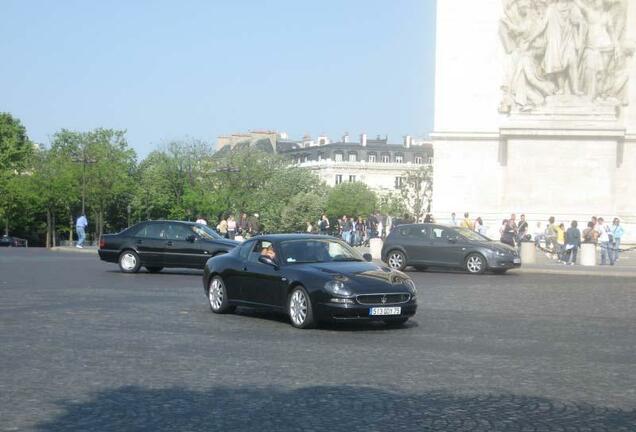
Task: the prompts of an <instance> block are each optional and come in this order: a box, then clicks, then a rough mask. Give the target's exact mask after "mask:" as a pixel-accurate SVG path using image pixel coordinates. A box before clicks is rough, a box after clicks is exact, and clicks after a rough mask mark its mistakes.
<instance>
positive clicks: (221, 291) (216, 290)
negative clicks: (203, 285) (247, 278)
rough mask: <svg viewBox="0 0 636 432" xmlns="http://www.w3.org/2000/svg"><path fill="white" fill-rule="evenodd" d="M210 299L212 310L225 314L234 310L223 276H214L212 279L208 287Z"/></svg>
mask: <svg viewBox="0 0 636 432" xmlns="http://www.w3.org/2000/svg"><path fill="white" fill-rule="evenodd" d="M208 301H209V302H210V309H212V312H214V313H218V314H223V313H228V312H233V311H234V309H235V308H234V306H232V305H230V304H229V302H228V298H227V291H226V289H225V284H224V283H223V279H221V276H214V277H213V278H212V279H210V286H209V287H208Z"/></svg>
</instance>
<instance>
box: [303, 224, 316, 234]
mask: <svg viewBox="0 0 636 432" xmlns="http://www.w3.org/2000/svg"><path fill="white" fill-rule="evenodd" d="M305 224H307V228H306V231H307V234H311V233H312V232H314V225H313V224H312V223H311V222H309V221H305Z"/></svg>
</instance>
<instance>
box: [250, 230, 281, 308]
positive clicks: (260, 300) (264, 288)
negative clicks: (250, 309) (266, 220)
mask: <svg viewBox="0 0 636 432" xmlns="http://www.w3.org/2000/svg"><path fill="white" fill-rule="evenodd" d="M269 246H272V247H274V245H272V243H271V242H269V241H267V240H258V241H256V243H255V246H254V249H253V250H252V251H251V252H250V254H249V256H248V259H247V262H246V263H245V267H244V272H245V273H244V277H243V279H244V281H245V282H244V284H243V288H242V293H243V300H245V301H249V302H251V303H257V304H262V305H268V306H277V307H282V306H283V304H284V302H283V300H282V298H281V296H282V285H283V281H282V276H281V273H280V268H278V267H276V268H275V267H274V266H272V265H269V264H264V263H262V262H260V261H259V257H260V256H261V251H262V250H263V249H265V248H267V247H269Z"/></svg>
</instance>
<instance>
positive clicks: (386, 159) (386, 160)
mask: <svg viewBox="0 0 636 432" xmlns="http://www.w3.org/2000/svg"><path fill="white" fill-rule="evenodd" d="M389 162H391V155H389V154H387V153H385V154H383V155H382V163H389Z"/></svg>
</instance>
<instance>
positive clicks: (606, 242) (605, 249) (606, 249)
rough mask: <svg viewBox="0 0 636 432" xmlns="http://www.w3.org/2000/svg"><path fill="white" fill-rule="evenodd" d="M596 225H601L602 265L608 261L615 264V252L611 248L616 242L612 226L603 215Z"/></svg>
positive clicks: (599, 238)
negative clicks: (606, 222)
mask: <svg viewBox="0 0 636 432" xmlns="http://www.w3.org/2000/svg"><path fill="white" fill-rule="evenodd" d="M596 226H597V227H599V231H600V234H599V236H598V241H599V243H600V244H601V265H606V264H607V261H609V264H610V265H614V253H613V252H612V249H611V248H612V243H614V242H613V238H612V232H611V230H610V227H609V226H607V224H605V220H604V219H603V218H602V217H600V218H598V222H597V224H596Z"/></svg>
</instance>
